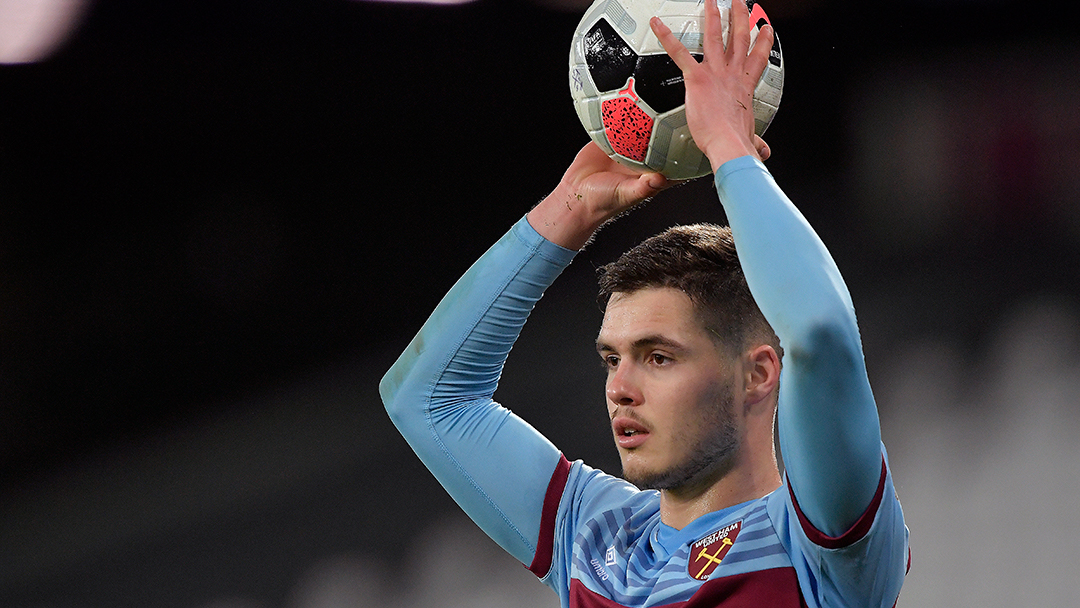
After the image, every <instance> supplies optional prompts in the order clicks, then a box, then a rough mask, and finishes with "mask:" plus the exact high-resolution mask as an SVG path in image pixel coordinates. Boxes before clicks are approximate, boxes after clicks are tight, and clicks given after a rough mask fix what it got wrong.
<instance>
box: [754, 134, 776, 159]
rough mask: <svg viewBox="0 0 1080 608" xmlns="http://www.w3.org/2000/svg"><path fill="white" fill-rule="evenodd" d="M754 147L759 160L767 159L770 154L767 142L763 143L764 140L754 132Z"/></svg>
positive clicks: (770, 150)
mask: <svg viewBox="0 0 1080 608" xmlns="http://www.w3.org/2000/svg"><path fill="white" fill-rule="evenodd" d="M754 149H755V150H757V154H758V158H760V159H761V160H769V157H770V156H772V149H771V148H769V144H767V143H765V140H764V139H761V137H759V136H758V135H756V134H755V135H754Z"/></svg>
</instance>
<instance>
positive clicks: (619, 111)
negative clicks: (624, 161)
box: [600, 78, 653, 163]
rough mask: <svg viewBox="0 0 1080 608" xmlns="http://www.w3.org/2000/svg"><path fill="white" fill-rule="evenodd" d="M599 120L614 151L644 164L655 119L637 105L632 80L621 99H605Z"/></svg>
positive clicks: (620, 92)
mask: <svg viewBox="0 0 1080 608" xmlns="http://www.w3.org/2000/svg"><path fill="white" fill-rule="evenodd" d="M600 116H601V118H602V120H603V123H604V133H605V134H606V135H607V139H608V142H610V143H611V148H612V149H613V150H615V152H616V153H617V154H619V155H622V156H625V157H626V158H629V159H632V160H636V161H637V162H639V163H643V162H645V154H646V153H647V152H648V151H649V137H651V136H652V129H653V118H652V116H649V115H648V114H647V113H646V112H645V110H643V109H641V108H640V107H639V106H638V105H637V94H636V93H635V92H634V79H633V78H631V79H630V82H629V84H627V86H626V88H625V89H623V90H621V91H619V94H618V97H614V98H612V99H606V100H604V101H603V102H602V103H601V104H600Z"/></svg>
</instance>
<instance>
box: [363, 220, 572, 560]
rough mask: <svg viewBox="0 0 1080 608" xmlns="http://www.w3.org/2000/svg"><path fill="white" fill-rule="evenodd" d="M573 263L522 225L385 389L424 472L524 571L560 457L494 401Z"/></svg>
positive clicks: (440, 313) (443, 309) (481, 263)
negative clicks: (537, 308)
mask: <svg viewBox="0 0 1080 608" xmlns="http://www.w3.org/2000/svg"><path fill="white" fill-rule="evenodd" d="M574 254H575V252H574V251H571V250H568V249H564V248H562V247H559V246H557V245H554V244H552V243H550V242H548V241H546V240H544V239H543V237H541V236H540V235H539V234H538V233H537V232H536V231H535V230H534V229H533V228H532V227H531V226H530V225H529V224H528V221H527V220H525V219H524V218H523V219H522V220H521V221H519V222H518V223H517V224H516V225H515V226H514V227H513V228H512V229H511V230H510V231H509V232H508V233H507V234H506V235H505V236H503V237H502V238H501V239H500V240H499V241H498V242H497V243H496V244H495V245H494V246H492V247H491V249H489V250H488V251H487V252H486V253H485V254H484V255H483V256H482V257H481V258H480V259H479V260H478V261H477V262H476V263H475V264H474V265H473V266H472V267H471V268H470V269H469V270H468V271H467V272H466V273H465V275H464V276H462V277H461V279H459V280H458V282H457V283H456V284H455V285H454V286H453V288H451V290H450V292H449V293H447V295H446V296H445V297H444V298H443V300H442V301H441V302H440V304H439V305H438V307H437V308H436V309H435V311H434V312H433V313H432V315H431V317H430V318H429V319H428V320H427V322H426V323H425V324H424V326H423V327H422V328H421V329H420V332H419V333H418V334H417V335H416V337H415V338H413V340H412V342H411V343H410V344H409V346H408V347H407V348H406V350H405V352H404V353H402V355H401V356H400V357H399V358H398V360H397V362H396V363H394V365H393V366H392V367H391V368H390V370H389V371H388V372H387V373H386V375H385V376H384V377H383V379H382V382H381V383H380V385H379V391H380V394H381V395H382V399H383V403H384V405H385V406H386V410H387V412H388V413H389V414H390V417H391V419H392V420H393V422H394V424H395V425H396V426H397V428H398V430H399V431H400V432H401V434H402V435H403V436H404V437H405V439H406V441H408V443H409V445H410V446H411V447H412V448H413V450H414V451H415V452H416V454H417V455H418V456H419V457H420V459H421V460H422V461H423V462H424V464H425V465H426V466H427V467H428V469H430V470H431V472H432V473H433V474H434V475H435V477H436V478H437V479H438V480H439V482H440V483H441V484H442V485H443V487H444V488H446V490H447V491H448V492H449V493H450V495H451V496H452V497H453V498H454V500H455V501H457V503H458V504H459V505H460V506H461V507H462V509H464V511H465V512H466V513H467V514H468V515H469V516H470V517H471V518H472V519H473V520H474V521H475V522H476V523H477V524H478V525H479V526H480V527H481V528H482V529H483V530H484V532H486V533H487V534H488V536H490V537H491V538H492V539H493V540H495V542H497V543H498V544H499V545H500V546H502V547H503V548H504V549H506V551H508V552H509V553H510V554H511V555H513V556H514V557H515V558H517V559H518V560H520V561H521V562H522V563H523V564H526V565H528V564H529V563H530V562H531V561H532V560H533V556H534V553H535V551H536V546H537V538H538V535H539V531H540V523H541V513H542V511H543V507H544V497H545V493H546V491H547V487H548V483H549V481H550V480H551V478H552V473H553V471H554V470H555V468H556V465H557V464H559V462H560V460H561V458H562V456H561V454H560V452H559V450H558V449H557V448H556V447H555V446H554V445H552V444H551V442H550V441H548V440H547V439H546V438H544V437H543V436H542V435H541V434H540V433H539V432H537V431H536V430H535V429H533V427H531V426H530V425H529V424H527V423H526V422H525V421H523V420H522V419H520V418H519V417H517V416H516V415H514V414H513V413H511V412H510V411H509V410H507V409H505V408H503V407H501V406H500V405H499V404H497V403H495V402H494V401H493V400H492V397H493V395H494V393H495V388H496V385H497V383H498V380H499V376H500V374H501V372H502V367H503V363H504V361H505V360H506V357H507V355H508V353H509V352H510V348H511V346H512V345H513V343H514V341H515V340H516V339H517V337H518V334H519V332H520V330H521V327H522V326H523V325H524V323H525V320H526V319H527V318H528V316H529V313H530V312H531V311H532V308H533V305H534V304H535V303H536V301H537V300H539V299H540V296H541V295H542V294H543V292H544V290H545V289H547V287H548V286H549V285H550V284H551V282H552V281H554V280H555V278H556V277H557V276H558V275H559V274H560V273H561V272H562V270H563V269H564V268H565V267H566V266H567V265H568V264H569V263H570V261H571V260H572V259H573V257H574Z"/></svg>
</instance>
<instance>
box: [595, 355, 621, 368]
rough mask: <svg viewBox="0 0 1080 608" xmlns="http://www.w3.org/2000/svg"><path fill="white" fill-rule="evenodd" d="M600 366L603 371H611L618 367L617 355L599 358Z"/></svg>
mask: <svg viewBox="0 0 1080 608" xmlns="http://www.w3.org/2000/svg"><path fill="white" fill-rule="evenodd" d="M600 366H601V367H603V368H604V369H605V370H612V369H615V368H616V367H618V366H619V357H618V355H603V356H602V357H600Z"/></svg>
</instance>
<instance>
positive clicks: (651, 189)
mask: <svg viewBox="0 0 1080 608" xmlns="http://www.w3.org/2000/svg"><path fill="white" fill-rule="evenodd" d="M669 185H670V182H669V181H668V179H667V178H666V177H664V176H663V175H661V174H660V173H642V174H641V175H639V176H638V177H637V179H636V180H634V183H633V186H632V187H631V189H630V194H631V197H632V198H633V200H634V202H641V201H643V200H645V199H647V198H649V197H650V196H655V195H656V194H657V193H659V192H660V191H661V190H663V189H664V188H667V187H668V186H669Z"/></svg>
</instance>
